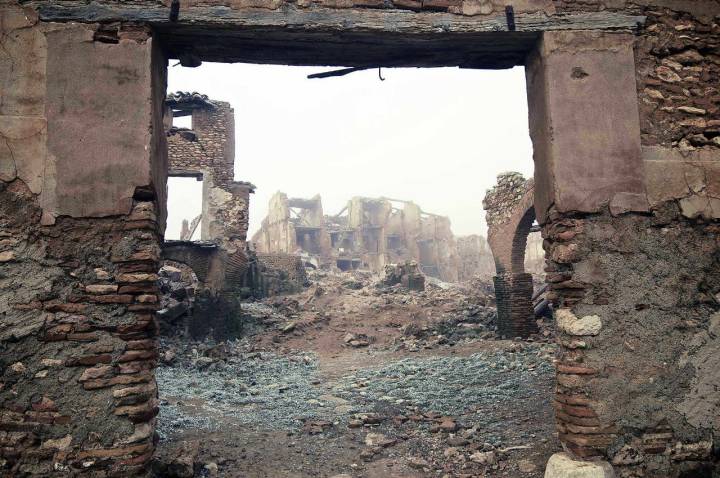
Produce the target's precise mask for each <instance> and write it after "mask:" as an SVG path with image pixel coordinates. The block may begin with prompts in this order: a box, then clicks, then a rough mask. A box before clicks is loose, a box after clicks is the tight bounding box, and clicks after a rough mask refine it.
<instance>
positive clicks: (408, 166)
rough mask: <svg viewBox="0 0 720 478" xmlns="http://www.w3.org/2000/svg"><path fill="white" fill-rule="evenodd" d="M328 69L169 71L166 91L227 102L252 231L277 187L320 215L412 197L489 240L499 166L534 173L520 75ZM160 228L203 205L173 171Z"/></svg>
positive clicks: (196, 190) (196, 189) (173, 234)
mask: <svg viewBox="0 0 720 478" xmlns="http://www.w3.org/2000/svg"><path fill="white" fill-rule="evenodd" d="M327 69H333V68H317V67H287V66H269V65H261V66H259V65H246V64H218V63H204V64H203V65H202V66H201V67H199V68H183V67H181V66H177V67H171V68H170V69H169V85H168V91H178V90H182V91H198V92H200V93H204V94H207V95H208V96H209V97H210V98H211V99H216V100H222V101H228V102H230V103H231V104H232V106H233V107H234V108H235V179H236V180H238V181H250V182H252V183H253V184H255V185H256V186H257V190H256V192H255V194H254V195H252V196H251V202H250V235H252V233H254V232H255V231H256V230H257V228H258V227H259V226H260V222H261V221H262V218H263V217H265V214H266V212H267V203H268V200H269V198H270V196H272V195H273V194H274V193H275V192H276V191H283V192H285V193H287V194H288V196H289V197H311V196H314V195H315V194H320V195H321V196H322V199H323V207H324V210H325V213H326V214H334V213H337V212H338V211H339V210H340V209H342V208H343V207H344V206H345V204H346V203H347V201H348V200H349V199H350V198H351V197H353V196H368V197H379V196H386V197H392V198H398V199H406V200H412V201H415V202H416V203H417V204H419V205H420V206H421V207H422V208H423V210H425V211H428V212H432V213H436V214H442V215H447V216H449V217H450V219H451V221H452V227H453V231H454V232H455V234H456V235H466V234H482V235H486V226H485V221H484V216H485V213H484V211H483V209H482V199H483V196H484V195H485V191H486V190H487V189H488V188H490V187H492V186H493V185H494V184H495V178H496V176H497V175H498V173H500V172H503V171H519V172H521V173H523V174H524V175H525V176H526V177H529V176H531V175H532V171H533V162H532V144H531V142H530V138H529V135H528V120H527V100H526V95H525V76H524V71H523V69H522V68H520V67H518V68H514V69H512V70H500V71H489V70H461V69H458V68H434V69H415V68H399V69H383V70H382V74H383V77H384V78H385V81H380V80H379V78H378V71H377V70H367V71H361V72H356V73H352V74H350V75H347V76H343V77H337V78H328V79H314V80H309V79H307V75H308V74H310V73H317V72H319V71H324V70H327ZM169 195H170V198H169V200H168V211H169V218H168V231H167V234H166V236H167V237H168V238H169V239H171V238H177V237H178V235H179V231H180V222H181V220H182V218H188V219H190V218H192V217H193V216H195V215H197V214H199V212H200V183H197V182H194V180H192V179H178V178H171V181H170V182H169Z"/></svg>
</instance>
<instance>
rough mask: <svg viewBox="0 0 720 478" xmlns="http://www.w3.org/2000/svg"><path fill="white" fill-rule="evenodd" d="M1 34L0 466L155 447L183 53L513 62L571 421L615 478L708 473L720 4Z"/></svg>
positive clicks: (267, 10) (305, 8)
mask: <svg viewBox="0 0 720 478" xmlns="http://www.w3.org/2000/svg"><path fill="white" fill-rule="evenodd" d="M171 3H172V5H171ZM178 7H179V8H178ZM288 25H292V28H288ZM0 29H1V30H2V31H1V32H0V33H1V35H0V42H1V43H2V48H0V85H2V87H1V88H0V95H1V96H2V101H0V134H2V138H3V141H0V350H1V351H2V363H1V364H0V367H2V368H1V371H0V373H1V374H2V388H0V408H1V410H0V440H2V455H1V459H0V466H1V467H2V468H3V470H2V472H3V474H16V475H18V474H20V475H26V476H38V477H39V476H43V477H45V476H72V475H76V476H83V475H84V476H133V475H140V474H143V473H145V471H146V470H147V467H148V464H149V462H150V460H151V458H152V456H153V452H154V447H155V445H154V440H153V436H154V430H155V426H156V414H157V411H158V403H157V389H156V382H155V365H156V360H157V348H156V336H157V326H156V320H155V317H154V311H155V309H156V308H157V306H156V304H157V301H158V297H157V288H156V284H155V280H156V279H157V275H156V273H157V271H158V267H159V263H160V259H161V258H160V251H161V248H162V238H163V230H164V225H165V208H166V201H165V185H166V178H167V173H168V164H167V143H168V138H167V137H166V135H165V128H164V127H163V116H164V111H165V94H166V74H167V67H168V60H169V59H179V61H180V62H181V63H182V64H184V65H188V66H192V65H197V64H199V63H200V62H202V61H220V62H253V63H272V64H287V65H300V64H302V65H343V66H346V67H357V68H376V67H378V66H385V67H391V66H404V67H439V66H461V67H464V68H509V67H513V66H516V65H523V66H524V67H525V71H526V78H527V98H528V106H529V125H530V134H531V138H532V141H533V147H534V152H535V153H534V154H535V157H534V161H535V177H534V180H535V181H534V188H535V191H534V209H535V212H536V215H537V218H536V219H537V222H538V224H539V225H540V227H541V228H542V232H543V237H544V239H545V250H546V255H547V259H546V260H547V266H546V269H547V271H548V273H547V280H548V282H549V283H550V288H551V291H550V296H551V297H552V301H553V303H554V306H555V310H556V322H557V332H558V338H557V341H558V346H559V352H558V354H557V365H556V366H557V383H556V387H555V391H554V393H553V403H554V406H555V409H556V425H557V430H558V433H559V438H560V440H561V441H562V443H563V445H564V446H565V447H566V449H567V450H568V451H569V452H571V453H572V454H573V455H572V457H573V458H574V459H576V460H579V459H581V458H582V457H596V458H597V459H598V460H600V461H601V462H604V463H606V466H607V467H610V466H612V468H613V469H614V473H615V474H616V476H619V477H631V476H648V477H650V476H654V477H658V476H662V477H672V478H679V477H703V476H712V474H713V473H714V470H717V466H718V454H717V450H718V441H717V440H718V438H717V437H718V436H720V419H719V417H720V413H718V412H719V411H720V394H719V393H718V390H717V384H718V383H719V382H720V377H719V376H718V371H719V370H720V363H719V361H720V332H718V331H719V330H720V302H719V299H720V296H718V294H720V243H719V242H718V234H719V233H720V91H719V88H720V87H719V86H718V82H717V78H718V77H720V61H718V55H717V51H718V48H720V18H719V17H718V2H717V1H716V0H694V1H668V0H623V1H618V0H584V1H582V2H580V1H567V0H536V1H532V2H530V1H525V0H522V1H521V0H506V1H504V2H496V1H488V0H433V1H429V0H425V1H420V0H403V1H399V0H396V1H393V0H387V1H383V2H378V1H372V0H354V1H353V0H348V1H345V2H334V1H325V0H319V1H317V2H306V1H303V2H285V1H283V0H256V1H254V2H226V1H222V2H220V1H215V0H207V1H204V2H194V1H192V2H190V1H180V2H177V3H176V2H157V1H145V0H135V1H133V2H117V1H111V0H96V1H93V2H88V1H73V2H67V1H58V0H31V1H24V2H17V1H12V0H11V1H5V2H3V3H2V5H1V6H0ZM329 40H331V41H329ZM458 94H459V95H471V94H473V91H463V92H458ZM278 134H279V135H280V134H282V132H278ZM444 140H445V141H452V138H445V139H444ZM318 141H322V134H321V133H320V134H318ZM212 181H213V184H214V186H213V189H215V191H216V192H218V193H219V196H220V197H219V199H223V198H226V197H229V196H228V194H229V195H230V196H231V195H232V193H231V191H232V188H233V187H235V186H234V185H232V184H231V182H232V177H227V178H224V177H222V176H220V177H213V179H212ZM241 187H242V186H237V188H241ZM228 188H229V189H228ZM245 188H247V186H245ZM225 193H228V194H225ZM214 200H215V199H213V201H214ZM233 202H235V199H232V200H231V204H232V203H233ZM217 214H223V212H222V211H219V212H217ZM213 222H215V226H214V225H213ZM207 227H208V231H209V232H210V233H211V234H212V230H213V228H214V227H221V226H220V225H218V224H217V221H213V220H212V219H211V220H209V221H207ZM230 236H232V238H231V239H228V242H229V247H234V245H233V241H236V240H238V239H239V238H241V237H242V228H241V227H238V228H235V230H234V231H233V232H231V233H230ZM559 459H560V458H558V457H553V458H551V460H550V465H549V467H548V468H549V470H548V475H547V476H548V477H549V478H556V477H559V476H569V475H568V474H563V473H566V472H564V471H563V470H566V468H563V467H557V466H556V464H557V462H558V460H559ZM587 466H599V465H592V464H591V465H587Z"/></svg>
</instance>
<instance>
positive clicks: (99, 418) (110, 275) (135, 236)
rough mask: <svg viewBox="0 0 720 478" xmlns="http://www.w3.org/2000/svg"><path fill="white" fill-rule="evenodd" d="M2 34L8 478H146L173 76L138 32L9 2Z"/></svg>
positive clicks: (1, 278) (2, 315) (3, 421)
mask: <svg viewBox="0 0 720 478" xmlns="http://www.w3.org/2000/svg"><path fill="white" fill-rule="evenodd" d="M0 29H2V32H1V33H2V34H1V35H0V44H1V46H2V48H0V85H2V87H0V96H1V99H0V133H1V134H2V136H3V140H4V141H3V142H2V143H3V145H2V146H0V355H1V356H2V361H1V362H0V367H1V369H0V370H1V372H0V373H2V379H1V381H2V386H0V417H1V418H0V443H1V444H2V445H1V446H2V453H1V454H0V469H1V470H2V471H0V474H3V475H8V476H10V475H13V476H27V475H31V476H69V475H75V474H78V473H84V474H87V475H91V474H92V475H93V476H110V475H116V476H117V475H124V476H128V475H133V474H139V473H141V472H142V470H143V469H145V467H146V464H147V463H148V462H149V460H150V458H151V456H152V453H153V449H154V441H153V431H154V423H155V418H154V417H155V415H156V413H157V398H156V397H157V390H156V385H155V378H154V368H155V363H156V354H157V352H156V343H155V335H156V325H155V319H154V316H153V313H154V310H155V308H156V303H157V300H158V298H157V288H156V285H155V279H156V277H157V276H156V274H155V273H156V271H157V269H158V259H159V251H160V248H159V244H160V236H161V234H162V228H163V225H164V217H165V211H164V204H165V200H164V193H165V173H166V168H167V165H166V162H165V155H164V153H163V152H164V149H165V148H164V140H165V139H164V135H163V134H158V132H162V131H163V128H162V124H161V121H162V108H163V104H162V102H163V98H164V91H165V63H166V62H165V59H164V58H163V56H162V53H161V51H160V49H159V47H158V45H157V43H156V41H155V38H153V37H152V35H151V33H150V30H149V29H147V28H144V27H138V26H127V27H126V26H122V27H121V26H119V25H117V24H116V25H114V26H106V27H104V28H101V27H100V26H99V25H97V24H77V23H50V22H39V19H38V16H37V13H36V12H35V11H34V10H33V9H31V8H21V7H17V6H13V5H8V4H7V3H5V4H4V5H3V6H1V7H0ZM118 124H122V125H123V127H122V128H119V127H118Z"/></svg>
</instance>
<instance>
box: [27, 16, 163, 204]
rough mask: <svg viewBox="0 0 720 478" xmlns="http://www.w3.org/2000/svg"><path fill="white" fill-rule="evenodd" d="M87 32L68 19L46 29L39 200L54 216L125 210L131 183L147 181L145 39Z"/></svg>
mask: <svg viewBox="0 0 720 478" xmlns="http://www.w3.org/2000/svg"><path fill="white" fill-rule="evenodd" d="M93 32H94V29H93V28H92V27H91V26H85V25H79V24H74V25H67V26H63V27H60V28H54V29H50V30H49V31H48V32H47V33H46V35H47V41H48V60H47V75H48V77H51V78H52V79H53V81H51V82H49V83H48V85H47V97H48V101H47V109H46V116H47V121H48V131H47V145H48V146H47V149H48V161H47V163H46V165H45V181H44V189H43V194H42V198H41V199H42V207H43V209H45V210H46V212H47V213H49V214H52V215H54V216H58V215H69V216H74V217H87V216H106V215H113V214H127V213H129V212H130V209H131V206H132V197H133V194H134V193H135V188H136V187H138V186H147V185H149V184H152V182H153V178H152V172H151V157H150V152H151V148H150V145H151V143H152V140H151V128H150V125H151V109H152V103H151V86H152V85H151V49H152V40H151V39H148V40H146V41H145V42H136V41H121V42H119V43H117V44H112V43H100V42H93V41H92V39H93ZM118 91H122V93H120V94H119V93H118ZM68 138H74V140H73V141H68ZM98 158H103V161H98ZM89 184H92V185H93V186H92V187H88V185H89Z"/></svg>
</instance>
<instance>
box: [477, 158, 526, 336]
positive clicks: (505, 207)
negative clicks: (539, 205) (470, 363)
mask: <svg viewBox="0 0 720 478" xmlns="http://www.w3.org/2000/svg"><path fill="white" fill-rule="evenodd" d="M534 199H535V196H534V181H533V180H532V179H528V180H526V179H525V178H524V177H523V176H522V174H520V173H516V172H508V173H502V174H500V175H498V178H497V185H495V186H494V187H493V188H492V189H490V190H489V191H488V192H487V193H486V195H485V198H484V199H483V208H485V211H486V214H485V220H486V222H487V224H488V243H489V244H490V249H491V250H492V253H493V258H494V260H495V269H496V275H495V276H494V277H493V283H494V285H495V299H496V301H497V309H498V332H500V334H501V335H504V336H507V337H518V336H519V337H527V336H529V335H530V334H533V333H535V332H537V324H536V322H535V313H534V309H533V303H532V296H533V289H534V287H533V277H532V275H531V274H530V273H529V272H527V271H526V270H525V252H526V249H527V239H528V235H529V234H530V229H531V227H532V224H533V222H534V221H535V209H534V207H533V201H534Z"/></svg>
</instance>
